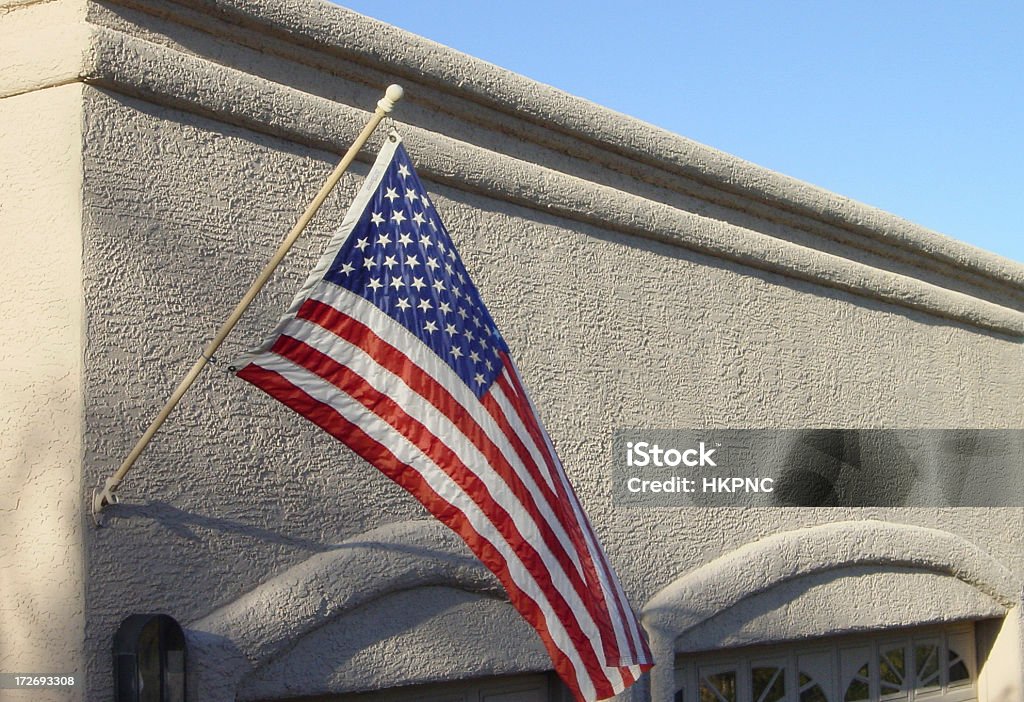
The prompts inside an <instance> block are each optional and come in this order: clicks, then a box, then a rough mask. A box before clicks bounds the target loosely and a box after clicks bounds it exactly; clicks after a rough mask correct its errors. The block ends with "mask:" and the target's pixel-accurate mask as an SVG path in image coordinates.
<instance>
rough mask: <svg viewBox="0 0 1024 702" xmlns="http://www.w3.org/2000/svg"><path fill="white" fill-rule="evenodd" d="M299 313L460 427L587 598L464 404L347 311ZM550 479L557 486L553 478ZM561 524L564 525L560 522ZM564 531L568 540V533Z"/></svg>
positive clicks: (549, 495) (528, 494)
mask: <svg viewBox="0 0 1024 702" xmlns="http://www.w3.org/2000/svg"><path fill="white" fill-rule="evenodd" d="M297 317H298V318H300V319H305V320H307V321H309V322H312V323H314V324H316V325H318V326H320V327H322V328H323V329H324V330H326V331H328V332H330V333H331V334H334V335H335V336H337V337H338V338H341V339H344V340H345V341H347V342H348V343H350V344H352V345H353V346H356V347H358V348H360V349H362V350H363V351H364V352H365V353H366V354H367V355H368V356H370V357H371V358H372V359H374V361H376V362H377V363H378V364H379V365H380V366H381V367H383V368H385V369H386V370H388V371H389V372H391V373H393V374H394V375H396V376H398V377H399V378H401V379H402V381H403V382H405V384H406V385H408V386H409V387H410V388H411V389H412V390H413V391H415V392H416V393H417V394H419V395H420V396H421V397H423V398H424V399H425V400H427V402H429V403H430V404H431V405H432V406H433V407H435V408H436V409H437V410H438V411H439V412H441V413H442V414H444V415H445V416H447V417H448V418H449V419H450V420H451V421H452V423H453V424H455V425H456V426H458V428H459V430H460V431H461V433H462V434H464V435H465V436H466V437H467V438H468V439H469V440H470V441H471V442H472V443H473V445H474V446H475V447H476V448H477V449H478V450H479V451H480V452H481V453H483V454H484V455H485V456H486V457H487V459H488V462H489V463H490V465H491V466H492V468H494V470H495V472H496V473H497V474H498V475H499V476H500V477H501V478H502V480H503V481H505V483H506V484H507V485H508V487H509V488H510V489H511V491H512V493H513V494H514V495H515V497H516V499H517V500H518V501H519V502H520V503H522V504H523V506H524V507H525V508H526V509H527V511H528V512H529V513H530V514H531V516H532V517H533V518H534V519H535V520H536V521H538V522H539V523H542V524H543V525H544V533H543V534H542V536H543V538H544V542H545V544H546V545H547V546H548V548H549V549H550V550H551V551H552V553H554V554H556V556H557V557H558V560H559V562H560V563H561V564H562V566H563V568H564V569H565V570H566V573H567V575H568V576H569V577H570V579H571V582H572V585H573V589H575V590H576V592H577V593H578V594H579V595H580V597H581V599H584V600H585V599H586V597H587V596H588V595H589V594H590V593H589V592H588V590H587V587H586V584H585V582H584V580H583V578H582V577H581V575H580V573H579V572H578V571H577V568H576V565H575V563H573V562H572V561H573V559H572V556H571V555H570V554H569V553H568V552H566V550H565V545H564V544H563V543H562V542H561V541H560V540H559V539H558V537H557V536H556V535H555V534H554V532H553V531H552V530H551V527H550V525H549V522H548V520H547V519H546V518H545V517H544V516H543V514H542V513H541V511H540V507H539V505H538V504H537V502H536V498H535V495H534V492H533V491H532V490H531V489H530V488H529V487H528V486H526V484H525V483H524V482H523V480H522V478H521V477H520V475H519V472H518V471H517V470H516V469H515V467H513V466H512V465H511V464H510V463H509V462H508V459H507V458H506V456H505V454H504V453H503V452H502V451H501V449H500V448H498V446H496V445H495V444H494V442H493V441H492V440H491V439H490V437H489V436H488V435H487V432H486V431H485V430H484V429H483V428H482V427H481V426H480V424H479V422H477V421H476V420H475V419H474V417H473V416H472V414H471V413H467V412H466V410H465V408H464V407H463V406H462V404H460V403H459V401H458V400H456V399H455V398H454V397H453V396H452V395H451V393H450V392H449V391H448V390H447V389H446V388H445V387H444V386H443V385H442V384H441V383H439V382H438V381H437V380H435V379H434V378H433V376H431V375H430V374H429V373H427V372H426V371H424V370H423V369H421V368H420V367H419V366H418V365H416V364H415V363H414V362H413V361H412V360H410V359H409V358H408V357H407V356H406V355H405V354H403V353H402V352H401V351H399V350H398V349H397V348H396V347H395V346H394V345H392V344H390V343H388V342H387V341H385V340H384V339H382V338H381V337H380V336H378V335H377V334H375V333H374V332H373V331H372V330H370V329H369V328H368V327H367V326H365V325H364V324H362V323H361V322H359V321H358V320H356V319H353V318H352V317H350V316H349V315H346V314H345V313H343V312H339V311H338V310H337V309H335V308H334V307H331V306H330V305H327V304H325V303H323V302H320V301H318V300H309V301H307V302H306V303H304V304H303V305H302V307H301V308H300V309H299V311H298V313H297ZM460 382H461V381H460ZM484 397H485V398H486V397H487V396H486V395H485V396H484ZM481 402H485V400H484V398H481ZM506 424H507V422H506ZM503 434H504V435H505V436H506V438H507V439H510V440H515V441H516V442H518V441H519V438H518V436H515V434H514V432H511V433H510V432H505V431H503ZM514 450H515V449H514ZM516 453H517V455H518V457H519V459H520V460H521V461H522V463H523V465H524V467H525V468H526V470H527V472H528V473H529V475H530V476H531V477H532V478H533V481H534V483H535V484H536V486H537V489H538V490H539V492H540V495H541V497H542V498H543V499H544V502H545V503H546V504H547V506H548V509H549V510H550V512H551V515H552V517H554V518H555V519H559V520H560V519H561V518H562V517H564V514H563V513H564V504H563V503H562V502H561V501H560V499H559V497H558V496H557V495H555V494H554V493H553V492H552V491H551V488H550V486H549V485H548V481H547V480H545V476H544V475H542V474H541V472H540V470H539V469H538V466H537V465H536V464H535V463H534V461H533V458H532V456H529V455H528V454H523V453H520V452H518V451H516ZM553 482H555V483H556V485H557V482H556V481H553ZM562 526H563V527H564V524H563V525H562ZM568 536H569V537H570V540H571V541H572V538H571V534H569V535H568ZM573 547H574V550H575V553H576V560H588V559H589V558H590V554H589V553H588V552H586V551H582V552H580V551H579V544H578V543H575V542H574V543H573ZM584 567H585V566H584Z"/></svg>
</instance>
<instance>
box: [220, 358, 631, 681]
mask: <svg viewBox="0 0 1024 702" xmlns="http://www.w3.org/2000/svg"><path fill="white" fill-rule="evenodd" d="M237 375H238V377H239V378H242V379H243V380H246V381H248V382H250V383H252V384H253V385H255V386H256V387H258V388H260V389H261V390H263V391H264V392H266V393H267V394H268V395H270V396H271V397H273V398H274V399H276V400H278V401H279V402H281V403H282V404H284V405H286V406H287V407H289V408H291V409H292V410H293V411H295V412H297V413H298V414H301V415H302V416H303V417H305V418H307V419H308V420H310V421H311V422H313V423H314V424H316V425H317V426H318V427H320V428H321V429H323V430H324V431H326V432H327V433H328V434H330V435H331V436H333V437H334V438H336V439H338V440H339V441H341V442H342V443H344V444H345V445H346V446H348V447H349V448H351V449H352V450H353V451H354V452H355V453H356V454H358V455H359V456H360V457H361V458H363V460H365V461H367V462H368V463H370V464H371V465H373V466H374V467H376V468H377V469H378V470H380V471H381V472H382V473H383V474H384V475H385V476H387V477H388V478H389V479H391V480H392V481H394V482H395V483H397V484H398V485H399V486H401V487H402V488H404V489H405V490H407V491H408V492H409V493H410V494H411V495H412V496H413V497H415V498H416V500H417V501H418V502H419V503H420V504H422V505H423V506H424V507H425V508H426V509H427V510H428V511H429V512H430V513H431V514H432V515H433V516H434V517H436V518H437V519H438V520H439V521H441V522H442V523H443V524H445V526H447V527H448V528H450V529H451V530H452V531H454V532H455V533H457V534H458V535H459V536H460V537H461V538H462V539H463V541H465V542H466V544H467V545H468V546H469V547H470V549H471V550H472V551H473V553H474V554H475V555H476V556H477V558H479V559H480V561H481V562H482V563H483V564H484V565H485V566H486V567H487V568H488V570H490V571H491V572H493V573H494V574H495V575H496V576H497V577H498V579H499V580H500V581H501V583H502V586H503V587H505V589H506V591H507V592H508V594H509V597H510V598H511V599H512V600H513V601H514V602H516V603H517V604H516V609H517V610H518V611H519V612H520V613H521V614H522V615H523V616H524V617H525V618H526V619H527V621H528V622H529V623H530V624H531V625H532V626H533V628H534V629H536V631H537V633H538V634H539V635H540V637H541V640H542V641H543V643H544V646H545V648H546V649H547V650H548V654H549V655H550V656H551V659H552V661H553V662H554V664H555V668H556V670H557V671H558V673H559V675H561V676H562V679H563V680H565V681H566V682H567V684H569V687H570V689H571V690H572V692H573V694H574V695H575V696H576V697H577V698H578V699H583V694H582V692H581V690H580V685H579V681H578V677H577V676H578V674H579V673H578V672H577V671H576V669H575V668H574V667H573V665H572V662H571V661H570V660H569V658H568V656H565V655H562V651H561V649H559V647H558V645H557V644H556V643H555V642H554V639H553V638H552V636H551V633H550V631H549V629H548V627H547V621H546V618H545V616H544V613H543V610H542V609H541V608H540V606H539V605H538V604H537V603H536V602H535V601H534V600H533V599H532V598H531V597H530V596H529V595H528V594H526V593H525V592H523V591H522V590H521V589H520V588H519V587H518V586H517V585H516V583H515V581H514V580H513V578H512V577H511V574H510V570H509V566H508V563H507V562H506V561H505V558H504V556H502V555H501V552H500V551H499V550H498V549H497V548H495V546H494V545H493V544H492V543H491V542H490V541H488V540H487V539H486V538H484V537H483V536H481V535H480V534H479V533H478V532H477V531H476V529H474V528H473V525H472V524H471V523H470V521H469V519H468V518H467V517H466V515H465V514H464V513H463V512H462V511H461V510H459V509H458V508H457V507H455V506H454V505H452V504H451V503H450V502H448V501H447V500H445V499H444V498H443V497H441V496H440V495H438V494H437V493H436V492H435V491H434V490H433V488H431V487H430V485H429V484H428V483H427V481H426V480H425V479H424V478H423V477H422V476H421V475H420V474H419V472H418V471H417V470H416V469H415V468H413V467H412V466H410V465H409V464H407V463H404V462H402V461H401V460H400V459H398V458H397V457H396V456H395V455H394V454H393V453H392V452H391V451H390V450H388V448H387V447H386V446H384V445H383V444H381V443H380V442H378V441H377V440H375V439H374V438H373V437H371V436H370V435H369V434H367V433H366V432H365V431H363V429H361V428H360V427H359V426H358V425H356V424H353V423H352V422H350V421H349V420H347V419H345V418H344V417H343V416H341V415H340V414H339V413H338V412H337V410H335V409H334V408H333V407H331V406H330V405H327V404H325V403H323V402H320V401H319V400H317V399H315V398H313V397H311V396H310V395H309V394H308V393H306V392H305V391H304V390H302V389H301V388H299V387H297V386H296V385H294V384H293V383H292V382H290V381H289V380H288V379H287V378H285V377H284V376H283V375H281V374H280V373H277V372H274V371H270V370H266V369H264V368H261V367H259V366H258V365H255V364H249V365H248V366H246V367H245V368H243V369H242V370H240V371H238V373H237ZM588 672H590V671H589V670H588ZM590 678H591V681H592V683H593V684H594V687H595V689H596V690H597V691H598V694H599V695H602V696H610V695H611V694H613V693H612V692H611V687H610V685H608V683H607V681H606V680H604V676H603V674H602V675H601V676H599V677H598V679H597V680H594V679H593V675H591V676H590ZM601 682H603V683H604V684H603V685H601V684H598V683H601Z"/></svg>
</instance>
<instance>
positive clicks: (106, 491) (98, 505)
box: [92, 85, 405, 526]
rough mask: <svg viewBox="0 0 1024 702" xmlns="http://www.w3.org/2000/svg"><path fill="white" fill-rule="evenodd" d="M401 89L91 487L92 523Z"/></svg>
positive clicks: (392, 89)
mask: <svg viewBox="0 0 1024 702" xmlns="http://www.w3.org/2000/svg"><path fill="white" fill-rule="evenodd" d="M404 92H405V91H404V90H403V89H402V86H400V85H390V86H388V88H387V90H386V91H385V92H384V97H382V98H381V99H380V100H378V101H377V109H376V110H374V112H373V116H372V117H370V120H369V121H368V122H367V123H366V126H364V127H363V130H362V131H361V132H360V133H359V136H357V137H356V139H355V141H354V142H352V146H350V147H349V149H348V151H346V152H345V155H344V156H343V157H342V159H341V161H340V162H339V163H338V165H337V166H336V167H335V169H334V171H333V172H332V173H331V175H330V176H328V178H327V180H326V181H325V182H324V184H323V186H322V187H321V188H320V191H319V192H318V193H317V194H316V197H314V198H313V201H312V202H311V203H309V205H308V206H307V207H306V210H305V212H303V213H302V216H301V217H299V221H298V222H296V223H295V226H294V227H292V229H291V231H290V232H288V236H286V237H285V239H284V241H282V242H281V245H280V246H279V247H278V249H277V251H276V252H275V253H274V255H273V257H271V259H270V261H269V262H267V265H266V266H264V268H263V270H262V271H261V272H260V274H259V276H257V278H256V280H255V281H253V283H252V285H251V286H250V287H249V290H248V291H247V292H246V293H245V295H244V296H243V297H242V299H241V301H240V302H239V303H238V305H237V306H236V307H235V309H234V311H233V312H232V313H231V315H230V316H229V317H228V318H227V320H225V322H224V323H223V324H222V325H221V327H220V329H219V330H218V331H217V334H216V336H214V338H213V339H212V340H211V341H210V343H208V344H207V345H206V347H205V348H204V349H203V352H202V354H200V356H199V358H198V359H196V362H195V364H194V365H193V366H192V368H191V369H190V370H189V372H188V373H187V374H186V375H185V377H184V378H183V379H182V380H181V382H180V383H179V384H178V387H177V388H176V389H175V390H174V392H173V393H172V394H171V397H170V398H169V399H168V400H167V402H166V403H165V404H164V406H163V409H161V410H160V412H159V413H158V414H157V416H156V419H154V420H153V422H152V423H151V424H150V425H149V427H148V428H147V429H146V431H145V432H144V433H143V435H142V437H141V438H140V439H139V440H138V442H137V443H136V444H135V447H134V448H133V449H132V450H131V453H129V454H128V456H127V458H125V459H124V461H123V462H122V463H121V466H120V468H118V469H117V472H115V473H114V474H113V475H112V476H110V477H109V478H107V480H106V482H105V483H104V484H103V486H102V487H97V488H96V489H95V490H93V495H92V518H93V523H94V524H95V525H96V526H101V522H100V514H101V513H102V512H103V509H104V508H105V507H107V506H108V505H113V504H117V502H118V499H117V495H116V494H115V492H116V491H117V489H118V487H120V485H121V481H122V480H124V476H125V475H127V473H128V471H130V470H131V469H132V466H133V465H135V461H136V460H138V458H139V455H141V454H142V451H143V450H144V449H145V448H146V446H147V445H148V444H149V442H150V441H151V440H152V438H153V436H154V435H155V434H156V432H157V431H158V430H159V429H160V427H161V426H162V425H163V423H164V421H165V420H166V419H167V417H168V415H170V413H171V411H172V410H173V409H174V408H175V407H176V406H177V404H178V402H179V401H180V400H181V398H182V396H183V395H184V394H185V392H187V391H188V389H189V388H190V387H192V384H193V383H194V382H195V381H196V378H198V377H199V373H200V372H201V371H202V370H203V368H205V367H206V365H207V364H208V363H210V362H211V361H212V359H213V354H214V353H216V352H217V349H219V348H220V346H221V344H222V343H224V339H225V338H227V336H228V334H230V333H231V330H232V329H234V328H235V325H236V324H237V323H238V320H239V319H240V318H241V317H242V315H243V314H244V313H245V311H246V310H247V309H248V308H249V305H250V304H251V303H252V301H253V299H254V298H255V297H256V295H257V294H258V293H259V291H260V290H262V289H263V286H264V285H266V284H267V281H268V280H270V276H271V275H273V273H274V271H275V270H276V269H277V266H278V265H279V264H280V263H281V261H282V260H283V259H284V257H285V256H286V255H287V254H288V251H290V250H291V248H292V245H293V244H294V243H295V241H296V240H297V239H298V238H299V236H300V235H301V234H302V232H303V231H305V229H306V226H307V225H308V224H309V222H310V220H312V219H313V217H314V216H315V215H316V213H317V211H319V209H320V206H321V205H323V203H324V201H325V200H326V199H327V196H328V195H330V193H331V191H332V190H333V189H334V186H335V185H337V184H338V181H339V180H341V177H342V176H343V175H344V174H345V171H347V170H348V167H349V166H350V165H351V164H352V162H353V161H354V160H355V158H356V155H357V154H358V153H359V150H360V149H362V148H363V146H364V145H365V144H366V142H367V141H368V140H369V138H370V135H371V134H373V132H374V130H375V129H377V126H378V125H379V124H380V123H381V120H383V119H384V118H385V117H386V116H387V115H388V113H390V112H391V110H392V109H394V107H395V103H396V102H398V101H399V100H401V99H402V96H403V95H404Z"/></svg>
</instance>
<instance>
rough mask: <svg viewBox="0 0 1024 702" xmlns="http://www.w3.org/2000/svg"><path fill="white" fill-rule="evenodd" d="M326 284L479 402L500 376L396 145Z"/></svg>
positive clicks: (491, 329)
mask: <svg viewBox="0 0 1024 702" xmlns="http://www.w3.org/2000/svg"><path fill="white" fill-rule="evenodd" d="M324 279H325V280H329V281H331V282H333V283H336V284H338V285H341V286H343V287H345V288H347V289H349V290H351V291H352V292H354V293H356V294H358V295H362V296H363V297H364V298H366V299H367V300H369V301H370V302H372V303H373V304H374V305H376V306H377V307H379V308H380V309H381V310H383V311H384V312H385V313H387V314H388V315H389V316H390V317H391V318H392V319H394V320H396V321H397V322H399V323H401V324H402V325H403V326H405V328H406V329H408V330H409V331H411V332H412V333H413V334H415V335H416V336H418V337H419V338H420V339H421V340H422V341H423V343H425V344H427V345H428V346H430V348H432V349H433V350H434V353H436V354H437V355H438V356H439V357H440V358H441V359H442V360H444V361H445V362H446V363H447V364H448V365H449V366H451V367H452V369H454V370H455V372H456V373H458V375H459V377H460V378H462V381H463V382H464V383H466V385H468V386H469V387H470V388H471V389H472V390H473V391H474V392H475V393H476V395H477V397H479V396H481V395H483V394H484V393H485V392H487V389H488V388H489V387H490V386H491V383H492V382H493V381H494V379H495V377H497V375H498V373H499V372H500V367H501V361H500V360H499V358H498V353H499V352H502V351H507V350H508V349H507V347H506V345H505V342H504V340H503V339H502V338H501V335H500V334H499V333H498V329H497V328H496V327H495V326H494V321H493V320H492V319H491V315H490V313H489V312H488V311H487V308H486V307H485V306H484V303H483V301H481V299H480V294H479V293H478V292H477V289H476V286H474V285H473V283H472V281H470V279H469V274H467V273H466V269H465V267H464V266H463V265H462V259H461V258H460V257H459V254H458V252H457V251H456V250H455V247H454V246H453V245H452V240H451V238H450V237H449V236H448V231H447V230H446V229H445V227H444V224H442V223H441V219H440V217H438V215H437V212H436V211H435V209H434V206H433V203H431V201H430V198H429V197H428V196H427V193H426V191H425V190H424V188H423V185H422V184H421V183H420V179H419V177H418V176H417V175H416V171H415V170H414V169H413V167H412V162H411V161H410V160H409V155H408V154H407V153H406V151H405V148H404V147H402V146H401V145H399V147H398V149H397V150H396V151H395V155H394V158H393V159H392V160H391V164H390V165H389V166H388V169H387V171H386V172H385V174H384V177H383V178H382V179H381V183H380V187H379V188H378V189H377V190H376V192H374V194H373V196H372V197H371V198H370V202H369V203H368V204H367V206H366V208H365V210H364V211H363V213H362V215H361V217H360V218H359V222H358V223H357V224H356V226H355V228H354V229H353V230H352V233H351V234H350V235H349V237H348V239H347V240H346V241H345V243H344V244H343V245H342V247H341V249H339V251H338V255H337V256H336V257H335V259H334V262H333V263H332V264H331V267H330V269H328V271H327V273H326V275H324Z"/></svg>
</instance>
